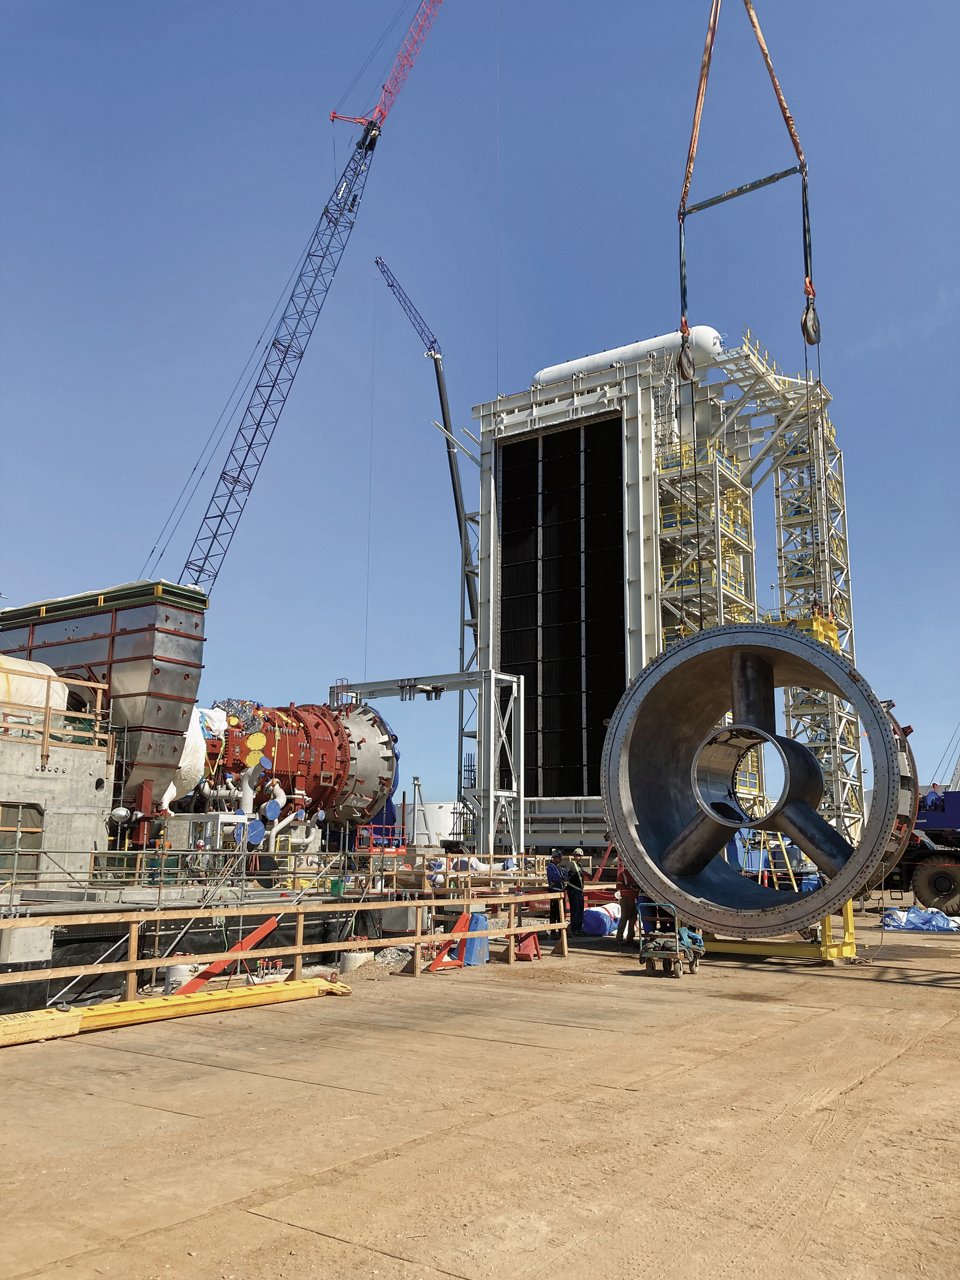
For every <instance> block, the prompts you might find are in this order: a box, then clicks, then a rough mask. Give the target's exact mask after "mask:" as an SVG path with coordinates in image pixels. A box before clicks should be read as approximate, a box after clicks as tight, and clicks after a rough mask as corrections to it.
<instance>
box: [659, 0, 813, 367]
mask: <svg viewBox="0 0 960 1280" xmlns="http://www.w3.org/2000/svg"><path fill="white" fill-rule="evenodd" d="M721 4H722V0H711V4H710V16H709V19H708V21H707V34H706V38H705V40H704V46H703V57H702V58H701V61H700V76H699V79H698V81H697V95H696V99H695V103H694V110H693V124H692V127H691V130H690V144H689V146H688V148H687V163H686V167H685V169H684V175H683V187H682V189H681V192H680V204H679V207H678V209H677V220H678V222H679V229H680V333H681V335H682V338H681V346H680V355H679V357H678V362H677V364H678V369H679V371H680V376H681V377H682V378H683V379H684V381H687V382H689V381H691V380H692V373H693V371H692V364H693V360H692V351H691V347H690V337H689V335H690V329H689V325H688V321H687V255H686V235H685V222H686V218H687V213H688V205H687V201H688V198H689V195H690V184H691V182H692V180H693V169H694V165H695V163H696V159H697V149H698V147H699V143H700V125H701V121H702V118H703V105H704V102H705V100H706V94H707V82H708V80H709V78H710V64H711V61H712V59H713V48H714V43H715V41H716V36H717V26H718V24H719V21H720V6H721ZM743 4H744V8H745V9H746V11H747V17H748V19H749V21H750V26H751V27H752V29H753V33H754V36H755V37H756V40H757V44H758V46H759V48H760V53H761V56H762V57H763V61H764V65H765V66H766V68H767V73H768V75H769V77H770V83H771V84H772V85H773V91H774V93H775V94H776V98H777V103H778V105H779V107H780V114H781V115H782V116H783V122H784V124H785V126H786V129H787V132H788V133H789V135H790V141H791V143H792V144H793V149H794V152H795V153H796V157H797V168H796V169H790V170H787V171H786V172H785V173H782V174H775V175H771V177H770V178H767V179H761V181H760V182H759V183H751V184H749V185H748V186H747V187H746V188H744V189H740V190H735V191H732V192H727V193H726V194H725V195H724V196H723V197H720V198H721V199H731V198H733V196H735V195H742V194H745V193H746V191H748V190H752V189H755V188H756V187H757V186H760V185H767V184H768V183H769V182H772V181H777V180H779V178H781V177H786V176H787V174H789V173H799V174H800V181H801V201H802V207H803V270H804V282H803V292H804V297H805V299H806V302H805V305H804V312H803V318H802V320H801V329H802V331H803V336H804V340H805V341H806V343H807V344H808V345H809V346H816V345H817V344H818V343H819V341H820V322H819V319H818V317H817V310H816V302H815V299H816V296H817V294H816V289H815V288H814V287H813V252H812V240H811V234H810V208H809V197H808V189H807V161H806V157H805V156H804V153H803V148H802V146H801V145H800V138H799V135H798V134H797V127H796V124H795V122H794V119H793V116H792V114H791V112H790V108H789V106H788V105H787V100H786V97H785V96H784V92H783V89H782V88H781V86H780V81H779V80H778V79H777V74H776V71H775V70H774V67H773V60H772V58H771V57H770V50H769V48H768V47H767V42H766V40H765V39H764V36H763V32H762V31H761V29H760V22H759V19H758V18H757V14H756V10H755V9H754V7H753V0H743ZM710 203H713V202H710ZM699 207H701V208H702V207H703V206H702V205H701V206H699Z"/></svg>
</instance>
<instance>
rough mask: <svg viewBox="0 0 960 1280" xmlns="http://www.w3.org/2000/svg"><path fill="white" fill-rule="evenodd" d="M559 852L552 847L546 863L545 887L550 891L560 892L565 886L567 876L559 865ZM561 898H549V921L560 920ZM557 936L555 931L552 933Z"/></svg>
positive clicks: (552, 922)
mask: <svg viewBox="0 0 960 1280" xmlns="http://www.w3.org/2000/svg"><path fill="white" fill-rule="evenodd" d="M561 857H562V855H561V853H560V850H559V849H554V851H553V853H552V854H551V855H550V861H549V862H548V863H547V888H548V889H549V890H550V892H551V893H557V892H560V893H562V892H563V891H564V889H565V888H566V886H567V877H566V875H565V873H564V870H563V867H562V866H561ZM562 901H563V900H562V898H551V899H550V923H551V924H559V923H560V920H561V911H562V907H561V903H562ZM552 936H553V937H557V934H556V932H555V931H554V933H553V934H552Z"/></svg>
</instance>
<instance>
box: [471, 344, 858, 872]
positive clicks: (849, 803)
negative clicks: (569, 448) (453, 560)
mask: <svg viewBox="0 0 960 1280" xmlns="http://www.w3.org/2000/svg"><path fill="white" fill-rule="evenodd" d="M679 338H680V335H679V334H677V335H668V336H667V338H665V339H663V340H662V343H663V345H662V347H661V348H660V349H658V350H657V351H653V352H651V351H644V352H643V353H641V354H640V355H639V356H638V357H637V358H633V359H631V358H622V357H621V358H619V359H618V358H612V359H611V360H610V361H609V362H608V363H606V364H604V363H603V361H602V359H601V357H600V356H596V357H588V358H585V359H584V360H583V361H581V362H577V363H576V366H571V372H570V374H569V376H565V377H562V378H558V380H556V381H553V382H551V383H550V384H549V385H542V384H538V383H537V382H534V384H533V385H532V386H531V387H530V388H529V389H528V390H526V391H523V392H520V393H518V394H516V395H512V396H500V397H498V398H497V399H496V400H494V401H491V402H489V403H486V404H481V405H478V406H476V407H475V409H474V416H475V417H476V418H478V419H479V421H480V438H481V493H480V549H479V574H480V617H479V627H478V655H479V665H480V666H481V668H483V667H488V666H491V667H495V668H497V669H503V668H505V667H506V668H509V666H510V663H509V662H508V661H505V660H504V658H503V654H502V650H501V644H500V625H501V624H500V613H501V588H502V563H501V545H500V544H501V525H502V519H503V512H502V510H501V497H500V483H501V467H502V458H503V453H504V449H505V448H509V447H510V446H511V444H512V443H513V442H521V441H523V440H534V439H537V438H546V437H547V436H549V435H550V433H552V432H555V431H563V430H567V429H569V428H571V427H574V426H578V427H579V428H580V429H581V433H582V438H583V439H584V440H586V439H588V438H589V434H590V432H591V431H593V430H595V429H596V427H597V426H599V425H601V424H603V423H609V422H610V421H611V419H614V420H619V424H620V434H621V442H622V460H623V462H622V538H623V602H624V603H623V630H624V672H623V687H624V688H625V687H626V685H627V684H629V683H630V681H631V680H633V679H634V677H635V676H637V675H638V674H639V672H640V670H641V669H642V668H643V667H644V666H645V665H646V663H647V662H649V661H650V660H651V659H652V658H654V657H656V656H657V654H658V653H660V652H661V651H662V649H663V648H664V647H665V646H666V645H667V644H669V643H670V642H671V641H673V640H674V639H677V638H679V637H681V636H683V635H689V634H691V633H692V632H694V631H697V630H700V629H701V628H704V627H708V626H714V625H718V624H722V623H726V622H738V621H753V620H756V619H757V618H758V616H759V614H760V609H759V606H758V601H757V590H756V545H755V544H756V536H755V532H754V505H755V500H754V495H755V493H756V492H757V490H758V489H760V488H761V487H762V486H764V485H765V483H766V481H767V480H768V479H773V480H774V486H773V488H774V494H773V498H774V504H773V505H774V522H775V528H776V546H777V563H778V581H779V599H780V610H779V616H778V618H777V619H776V620H777V621H780V622H782V623H783V624H784V625H789V626H795V627H799V628H800V629H802V630H804V631H807V632H808V633H810V634H812V635H814V636H815V637H816V638H817V639H820V640H822V641H824V642H826V643H829V644H831V645H832V646H833V647H835V648H837V649H839V650H840V652H842V653H844V654H845V655H846V656H848V657H850V659H851V660H853V659H854V657H855V652H854V634H853V604H852V596H851V590H850V570H849V564H850V558H849V548H848V540H847V527H846V503H845V491H844V482H843V458H842V454H841V452H840V450H839V448H838V446H837V442H836V432H835V430H834V428H833V425H832V423H831V422H830V420H829V417H828V416H827V413H826V407H827V405H828V404H829V394H828V393H827V392H826V391H825V390H820V389H818V386H817V384H816V382H815V381H813V380H805V379H804V378H803V376H802V375H801V376H799V377H795V378H790V377H786V376H784V375H783V374H782V372H780V370H778V369H777V367H776V366H775V364H774V363H773V362H772V361H771V360H770V358H769V356H768V355H767V354H766V353H764V352H763V351H762V350H761V348H760V347H759V344H757V343H756V342H755V341H754V340H753V339H752V338H750V337H749V335H748V336H747V337H746V338H745V340H744V342H743V344H742V345H741V346H739V347H737V348H736V349H734V350H729V351H728V350H720V351H718V353H717V354H716V355H715V357H713V358H711V359H710V360H702V361H701V362H700V364H699V367H698V369H697V371H696V377H695V379H694V381H693V382H692V383H684V384H683V385H682V386H680V387H679V390H678V383H677V378H676V372H675V368H676V350H677V347H678V345H679ZM657 341H658V342H659V341H661V340H657ZM640 345H641V346H642V345H643V344H640ZM632 350H633V349H632V348H625V349H624V351H627V352H629V351H632ZM610 354H611V356H612V357H617V356H619V355H620V353H619V352H615V353H610ZM542 465H543V464H541V467H542ZM541 503H542V498H541ZM539 696H540V693H539V692H536V691H534V690H533V689H532V688H531V687H530V686H529V684H528V693H527V702H528V704H529V706H530V707H531V708H535V707H536V702H535V699H536V698H537V697H539ZM785 718H786V722H787V731H788V733H790V734H791V735H792V736H795V737H796V738H798V739H799V740H800V741H803V742H805V743H807V744H808V745H809V746H810V747H811V749H812V750H813V751H814V752H815V754H816V755H817V757H818V759H819V760H820V763H821V766H822V768H823V771H824V776H825V779H826V790H825V794H824V800H823V804H822V806H821V808H822V811H823V813H824V815H825V816H826V817H827V818H828V820H830V821H831V822H833V823H834V824H835V825H836V826H837V827H838V829H840V830H841V831H843V832H844V833H845V834H846V835H847V838H848V839H851V840H855V839H857V838H858V836H859V831H860V827H861V825H862V821H863V784H862V766H861V759H860V737H859V726H858V723H857V721H856V717H855V716H854V714H853V712H852V711H851V709H850V708H849V707H848V706H847V705H846V704H844V703H841V702H840V701H839V700H838V699H836V698H834V697H830V696H827V697H814V696H813V695H811V694H809V693H808V692H807V691H803V690H787V691H786V693H785ZM535 723H536V718H535V715H534V716H532V717H531V718H530V719H529V721H528V732H527V739H528V744H529V743H531V742H532V741H533V739H532V734H533V733H534V732H535V731H536V730H535V728H534V727H533V726H534V725H535ZM528 750H529V747H528ZM526 808H527V815H528V820H527V835H528V841H529V842H530V843H532V844H555V843H570V842H573V843H577V844H584V845H593V846H594V847H596V846H598V845H600V844H602V843H605V839H606V829H605V822H604V818H603V808H602V803H601V802H600V799H599V796H594V795H591V794H588V793H587V791H586V789H585V788H584V789H581V790H580V791H579V792H578V793H577V794H563V795H556V794H550V795H547V794H537V793H536V791H535V790H533V789H532V788H531V787H530V786H529V785H528V786H527V796H526Z"/></svg>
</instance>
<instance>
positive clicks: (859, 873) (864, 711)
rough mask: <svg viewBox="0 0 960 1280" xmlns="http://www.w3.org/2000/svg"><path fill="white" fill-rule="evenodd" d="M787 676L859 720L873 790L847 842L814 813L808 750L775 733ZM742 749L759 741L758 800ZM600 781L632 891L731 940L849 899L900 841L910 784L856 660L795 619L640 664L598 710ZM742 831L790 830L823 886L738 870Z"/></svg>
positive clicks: (895, 739) (912, 805)
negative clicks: (751, 795) (615, 701)
mask: <svg viewBox="0 0 960 1280" xmlns="http://www.w3.org/2000/svg"><path fill="white" fill-rule="evenodd" d="M788 686H789V687H800V688H805V689H812V690H817V691H820V692H823V693H832V694H836V695H837V696H838V697H839V698H841V699H842V700H843V701H844V702H847V703H849V704H850V705H851V706H852V708H853V710H854V711H855V712H856V714H857V716H858V717H859V720H860V725H861V728H862V732H863V739H864V741H865V743H866V745H867V746H868V748H869V753H870V757H871V762H872V770H873V773H872V782H873V799H872V803H871V806H870V812H869V815H868V816H867V817H866V819H865V820H864V822H863V825H862V830H861V833H860V837H859V839H858V840H857V842H856V844H851V843H849V842H848V841H847V839H846V838H845V836H843V835H842V834H841V833H840V832H839V831H837V830H836V829H835V828H834V827H832V826H831V825H830V824H829V823H828V822H827V821H826V820H825V819H824V818H823V817H822V816H821V815H820V814H819V813H818V811H817V806H818V804H819V801H820V798H821V796H822V793H823V786H824V783H823V775H822V772H821V769H820V765H819V763H818V761H817V759H816V757H815V756H814V755H813V753H812V752H811V751H810V750H809V748H807V747H806V746H804V745H803V744H802V743H800V742H795V741H792V740H791V739H788V738H786V737H784V736H783V734H781V733H778V732H777V723H776V709H775V704H776V695H775V691H776V690H777V689H780V688H784V687H788ZM730 713H732V722H730V723H727V724H724V723H723V721H724V718H725V717H727V716H728V714H730ZM751 750H763V751H764V752H765V756H766V758H768V759H769V760H770V761H771V763H772V765H773V766H774V768H775V771H776V774H777V780H776V786H775V787H774V790H775V792H776V794H775V795H773V796H772V797H768V798H767V800H766V801H765V803H764V804H763V805H762V806H761V808H760V810H759V811H758V810H756V809H751V808H749V807H748V806H747V805H746V804H745V802H744V798H743V797H742V795H740V794H739V792H738V784H737V777H738V769H739V768H740V765H741V764H742V762H743V760H744V759H745V758H746V756H747V755H748V754H749V752H750V751H751ZM781 778H782V781H781ZM601 785H602V788H603V798H604V804H605V806H606V811H607V820H608V822H609V824H610V828H611V831H612V833H613V836H614V841H615V843H616V846H617V849H618V850H619V852H620V855H621V857H622V858H623V860H624V862H625V863H626V864H627V866H628V867H629V868H630V870H631V871H632V873H633V875H634V876H635V878H636V880H637V882H638V884H639V885H640V886H641V888H642V889H643V890H644V891H645V892H646V893H647V894H649V895H650V897H652V898H654V899H656V900H658V901H665V902H669V903H670V904H672V905H673V906H674V907H676V909H677V910H678V912H679V913H680V914H681V916H682V917H683V918H684V919H688V920H691V921H695V922H696V923H698V924H700V925H703V926H704V927H705V928H708V929H711V930H713V931H714V932H718V933H728V934H729V933H733V934H735V935H736V936H738V937H750V936H770V935H775V934H781V933H791V932H794V931H795V930H797V929H802V928H805V927H806V926H808V925H810V924H812V923H814V922H815V921H817V920H818V919H820V917H822V916H824V915H827V914H828V913H829V912H832V911H835V910H837V909H838V908H839V907H840V906H842V904H843V903H844V902H846V901H847V900H848V899H849V898H852V897H854V896H856V894H857V893H858V892H859V890H860V889H861V888H862V887H863V886H864V885H865V884H866V882H867V881H868V879H869V878H870V876H871V874H872V873H873V872H874V871H875V870H876V869H877V868H878V867H879V866H880V864H881V863H882V862H886V863H888V864H889V863H890V862H891V860H893V859H895V855H896V854H898V853H899V852H901V851H902V847H903V844H904V843H905V841H906V839H907V838H909V832H910V829H911V828H912V825H913V821H914V818H915V815H916V805H917V789H918V788H917V780H916V776H915V774H914V773H913V772H912V760H911V757H910V755H909V751H908V750H905V742H904V739H903V737H902V734H901V733H900V732H899V726H896V724H895V722H894V721H892V719H891V717H890V715H889V713H888V711H887V709H886V708H885V707H884V705H883V703H882V702H881V701H880V700H879V699H878V698H877V696H876V695H875V694H874V692H873V691H872V689H871V688H870V687H869V685H868V684H867V683H866V682H865V681H864V679H863V677H862V676H861V675H860V673H859V672H858V671H857V670H856V668H855V667H854V666H853V665H852V664H851V663H850V662H848V661H847V660H846V658H844V657H843V656H842V655H841V654H838V653H835V652H834V651H833V650H831V649H828V648H826V647H825V646H824V645H822V644H820V643H819V642H818V641H816V640H813V639H811V638H810V637H808V636H806V635H804V634H803V633H802V632H800V631H798V630H795V629H791V628H789V627H787V628H784V627H777V626H769V625H763V624H758V625H748V624H744V625H735V626H727V627H716V628H714V629H712V630H709V631H702V632H699V633H698V634H697V635H694V636H691V637H689V638H688V639H686V640H682V641H680V642H679V643H677V644H675V645H672V646H671V647H670V648H669V649H668V650H667V651H666V652H665V653H664V654H662V655H661V656H660V657H659V658H657V659H656V660H655V661H654V662H652V663H651V664H650V665H649V666H648V667H646V668H645V669H644V671H642V672H641V674H640V675H639V676H638V677H637V679H636V680H635V681H634V683H633V684H632V685H631V686H630V688H629V689H628V690H627V691H626V693H625V694H624V695H623V697H622V698H621V700H620V703H619V705H618V706H617V709H616V711H615V712H614V714H613V716H612V717H611V720H610V724H609V728H608V730H607V736H606V739H605V742H604V748H603V761H602V765H601ZM741 828H753V829H760V830H767V831H771V832H778V833H780V835H782V836H784V837H786V838H788V839H790V840H792V841H793V843H794V844H795V845H797V846H798V847H799V848H800V849H802V850H803V852H804V853H806V854H807V856H808V857H809V858H810V859H811V860H812V861H813V862H814V863H815V864H816V866H817V868H818V869H819V870H820V872H821V873H822V875H823V877H825V883H824V884H823V885H822V886H821V887H820V888H818V889H815V890H813V891H812V892H809V893H800V892H795V891H793V890H782V889H776V888H770V887H768V886H766V885H762V884H759V883H757V880H756V879H754V878H748V877H747V876H744V875H743V874H742V873H741V871H740V869H739V867H738V866H737V865H735V863H733V862H732V861H728V860H727V858H726V857H725V856H724V851H725V849H726V846H727V844H728V842H729V840H730V839H731V837H732V836H733V835H734V834H735V832H736V831H737V830H739V829H741Z"/></svg>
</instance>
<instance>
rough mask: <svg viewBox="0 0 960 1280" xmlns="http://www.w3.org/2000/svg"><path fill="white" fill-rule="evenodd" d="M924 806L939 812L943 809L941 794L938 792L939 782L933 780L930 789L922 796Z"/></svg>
mask: <svg viewBox="0 0 960 1280" xmlns="http://www.w3.org/2000/svg"><path fill="white" fill-rule="evenodd" d="M923 804H924V808H926V809H932V810H933V811H934V812H935V813H941V812H942V811H943V809H944V807H945V806H944V803H943V796H942V795H941V794H940V790H939V784H938V783H936V782H934V783H933V784H932V786H931V787H930V790H929V791H928V792H927V794H926V795H925V796H924V797H923Z"/></svg>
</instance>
